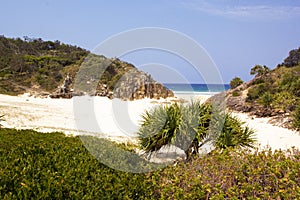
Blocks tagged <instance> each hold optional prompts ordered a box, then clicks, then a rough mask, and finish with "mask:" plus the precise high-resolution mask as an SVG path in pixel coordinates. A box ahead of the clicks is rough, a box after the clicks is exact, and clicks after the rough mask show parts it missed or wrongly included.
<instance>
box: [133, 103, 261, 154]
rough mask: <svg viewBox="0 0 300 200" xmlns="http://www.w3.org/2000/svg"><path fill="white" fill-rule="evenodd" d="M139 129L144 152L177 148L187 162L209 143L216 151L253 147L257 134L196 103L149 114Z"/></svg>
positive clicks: (174, 106)
mask: <svg viewBox="0 0 300 200" xmlns="http://www.w3.org/2000/svg"><path fill="white" fill-rule="evenodd" d="M142 117H143V121H142V124H141V127H140V129H139V132H138V135H139V141H140V146H141V148H142V149H143V150H144V151H145V152H146V153H150V154H151V153H152V152H156V151H158V150H160V149H161V148H162V147H163V146H165V145H170V144H173V145H175V146H176V147H179V148H181V149H183V150H184V151H185V154H186V159H189V158H190V157H191V155H192V154H197V153H198V151H199V148H200V147H201V146H202V145H203V144H205V143H206V142H208V141H211V142H212V143H213V144H214V146H215V147H218V148H227V147H229V146H233V147H237V146H241V147H252V146H253V143H254V142H255V140H254V139H253V137H252V135H253V130H251V129H249V128H248V127H245V128H244V127H242V124H243V123H242V122H240V121H239V120H238V119H237V118H234V117H232V116H231V115H229V114H228V113H224V112H221V111H220V112H218V111H216V110H215V111H214V112H213V106H212V105H211V104H201V103H200V102H199V101H194V102H191V103H189V104H180V105H179V104H177V103H174V104H171V105H168V106H163V105H160V106H158V107H155V108H153V109H152V110H150V111H147V112H146V113H145V114H144V115H143V116H142Z"/></svg>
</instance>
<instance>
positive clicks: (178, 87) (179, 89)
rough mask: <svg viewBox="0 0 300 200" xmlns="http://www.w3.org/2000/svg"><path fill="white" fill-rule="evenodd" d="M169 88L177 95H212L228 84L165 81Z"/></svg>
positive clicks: (228, 86)
mask: <svg viewBox="0 0 300 200" xmlns="http://www.w3.org/2000/svg"><path fill="white" fill-rule="evenodd" d="M164 86H165V87H167V88H169V89H170V90H172V91H173V92H174V94H175V95H176V94H178V95H214V94H217V93H220V92H223V91H225V90H228V89H229V88H230V85H229V84H179V83H178V84H177V83H176V84H174V83H165V84H164Z"/></svg>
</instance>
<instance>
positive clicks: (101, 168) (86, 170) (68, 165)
mask: <svg viewBox="0 0 300 200" xmlns="http://www.w3.org/2000/svg"><path fill="white" fill-rule="evenodd" d="M107 150H108V151H112V152H113V151H114V149H107ZM0 155H1V157H0V198H1V199H99V198H101V199H145V198H146V199H149V198H150V197H151V194H150V193H151V189H150V186H147V182H146V175H145V174H131V173H126V172H120V171H116V170H113V169H111V168H108V167H106V166H105V165H103V164H101V163H100V162H98V160H96V159H95V158H94V157H93V156H92V155H91V154H90V153H89V152H88V151H87V150H86V148H85V147H84V146H83V144H82V142H81V140H80V139H79V138H78V137H66V136H65V135H64V134H62V133H38V132H35V131H31V130H25V131H17V130H14V129H3V128H2V129H0Z"/></svg>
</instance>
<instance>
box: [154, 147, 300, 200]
mask: <svg viewBox="0 0 300 200" xmlns="http://www.w3.org/2000/svg"><path fill="white" fill-rule="evenodd" d="M299 173H300V152H299V151H297V150H290V151H288V152H282V151H275V152H274V153H272V151H271V150H264V151H261V152H259V151H257V150H256V151H255V152H253V153H250V152H248V151H245V150H242V151H241V150H232V149H230V148H228V149H226V150H223V151H222V153H220V152H218V151H215V152H212V153H211V154H210V155H207V156H203V157H198V158H196V159H194V160H192V161H191V162H188V163H185V164H178V165H177V166H176V167H171V166H170V167H168V168H166V169H164V170H163V171H162V172H158V173H155V175H156V176H157V177H158V180H155V188H154V191H155V192H154V196H155V197H156V199H299V198H300V178H299V175H298V174H299Z"/></svg>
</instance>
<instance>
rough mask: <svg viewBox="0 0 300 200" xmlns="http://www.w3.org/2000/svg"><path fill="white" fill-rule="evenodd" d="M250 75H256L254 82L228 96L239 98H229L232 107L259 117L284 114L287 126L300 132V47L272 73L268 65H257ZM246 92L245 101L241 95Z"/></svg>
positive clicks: (233, 90) (234, 89) (238, 88)
mask: <svg viewBox="0 0 300 200" xmlns="http://www.w3.org/2000/svg"><path fill="white" fill-rule="evenodd" d="M250 74H251V75H254V78H253V80H251V81H249V82H248V83H246V84H244V85H242V86H240V87H239V86H237V87H236V88H233V89H232V91H231V92H229V93H228V94H231V96H232V97H234V98H238V99H239V100H238V101H237V100H233V99H230V95H229V104H228V105H229V107H230V108H232V109H233V110H237V109H238V110H240V111H241V110H242V111H245V112H253V113H254V114H255V115H258V116H260V117H270V116H271V117H272V116H280V115H281V116H283V118H287V119H288V120H285V121H287V123H286V124H284V126H286V127H288V128H294V129H300V125H299V122H298V121H299V114H298V113H299V111H298V109H299V108H298V107H299V106H298V105H300V48H299V49H295V50H292V51H290V53H289V56H288V57H287V58H286V59H285V60H284V62H283V63H282V64H279V65H278V66H277V67H276V68H274V69H272V70H271V69H270V68H268V67H267V66H265V65H264V66H262V65H255V66H254V67H253V68H252V69H251V71H250ZM243 91H244V92H245V94H247V95H246V98H244V97H242V96H240V94H241V93H242V92H243ZM230 101H232V103H230ZM237 105H238V106H237ZM282 121H283V120H282ZM290 121H292V122H290Z"/></svg>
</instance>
